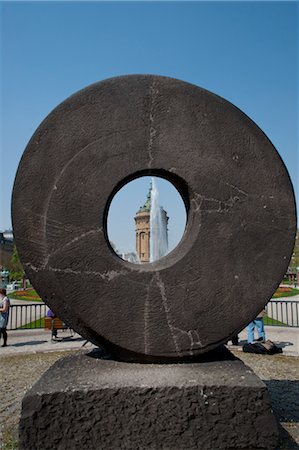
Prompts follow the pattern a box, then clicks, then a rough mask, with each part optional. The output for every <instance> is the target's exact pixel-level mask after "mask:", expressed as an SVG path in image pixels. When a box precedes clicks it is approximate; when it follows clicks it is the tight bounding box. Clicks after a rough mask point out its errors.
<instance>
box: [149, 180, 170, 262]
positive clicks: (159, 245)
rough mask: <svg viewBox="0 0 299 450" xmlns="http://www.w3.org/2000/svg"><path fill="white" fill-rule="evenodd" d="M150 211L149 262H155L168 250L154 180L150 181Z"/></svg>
mask: <svg viewBox="0 0 299 450" xmlns="http://www.w3.org/2000/svg"><path fill="white" fill-rule="evenodd" d="M150 192H151V209H150V262H154V261H157V260H158V259H160V258H162V256H164V255H166V253H167V249H168V238H167V222H168V217H167V215H166V212H165V211H164V209H163V208H162V206H160V204H159V191H158V188H157V184H156V181H155V178H154V177H152V181H151V191H150Z"/></svg>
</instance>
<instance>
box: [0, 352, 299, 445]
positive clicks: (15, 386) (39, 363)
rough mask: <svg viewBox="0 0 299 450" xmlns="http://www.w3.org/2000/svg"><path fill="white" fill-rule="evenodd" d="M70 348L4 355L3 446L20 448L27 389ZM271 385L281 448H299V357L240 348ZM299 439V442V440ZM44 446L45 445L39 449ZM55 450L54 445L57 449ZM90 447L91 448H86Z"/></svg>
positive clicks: (0, 422) (0, 365)
mask: <svg viewBox="0 0 299 450" xmlns="http://www.w3.org/2000/svg"><path fill="white" fill-rule="evenodd" d="M68 353H70V352H65V351H64V352H55V353H53V352H51V353H36V354H20V355H13V356H2V357H1V359H0V380H1V402H0V430H1V432H2V433H1V434H2V444H1V434H0V449H3V450H4V449H5V450H11V449H16V448H17V444H16V440H17V427H18V421H19V417H20V412H21V402H22V398H23V396H24V394H25V392H26V391H27V390H28V389H29V388H30V387H31V386H32V385H33V384H34V383H35V382H36V381H37V380H38V379H39V378H40V376H41V375H42V374H43V373H44V372H45V371H46V370H47V369H48V368H49V367H50V366H51V365H52V364H53V363H54V362H55V361H57V360H58V359H59V358H62V357H64V356H66V355H67V354H68ZM236 356H237V357H239V358H240V359H242V360H243V361H244V362H245V363H246V364H247V365H248V366H250V367H251V368H252V369H253V370H254V371H255V373H256V374H257V375H258V376H259V377H261V378H262V379H263V380H264V381H265V383H266V384H267V386H268V389H269V392H270V396H271V400H272V405H273V410H274V413H275V416H276V417H277V419H278V420H279V422H280V423H281V426H282V427H281V443H280V447H279V450H286V449H298V448H299V445H298V444H299V427H298V422H299V395H298V394H299V389H298V388H299V382H298V367H299V357H288V356H283V355H275V356H264V355H254V354H246V353H242V352H236ZM296 442H297V444H296ZM38 450H42V449H38ZM53 450H54V449H53ZM86 450H88V449H86Z"/></svg>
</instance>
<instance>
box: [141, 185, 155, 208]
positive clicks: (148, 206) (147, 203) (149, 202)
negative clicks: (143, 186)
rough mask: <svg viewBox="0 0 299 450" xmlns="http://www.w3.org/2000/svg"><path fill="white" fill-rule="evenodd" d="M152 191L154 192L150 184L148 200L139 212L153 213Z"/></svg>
mask: <svg viewBox="0 0 299 450" xmlns="http://www.w3.org/2000/svg"><path fill="white" fill-rule="evenodd" d="M151 191H152V182H151V184H150V188H149V191H148V194H147V196H146V200H145V203H144V205H143V206H140V208H139V211H138V212H150V211H151Z"/></svg>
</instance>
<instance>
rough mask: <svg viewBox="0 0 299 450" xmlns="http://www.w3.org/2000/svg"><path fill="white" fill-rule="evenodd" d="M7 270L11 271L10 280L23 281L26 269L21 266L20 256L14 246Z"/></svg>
mask: <svg viewBox="0 0 299 450" xmlns="http://www.w3.org/2000/svg"><path fill="white" fill-rule="evenodd" d="M7 269H8V270H9V278H10V280H21V279H22V276H23V273H24V269H23V266H22V264H21V261H20V258H19V254H18V251H17V248H16V246H15V245H14V246H13V252H12V255H11V257H10V260H9V262H8V264H7Z"/></svg>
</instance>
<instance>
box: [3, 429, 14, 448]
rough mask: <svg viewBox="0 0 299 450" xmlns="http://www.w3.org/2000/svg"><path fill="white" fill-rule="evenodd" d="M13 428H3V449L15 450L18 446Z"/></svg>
mask: <svg viewBox="0 0 299 450" xmlns="http://www.w3.org/2000/svg"><path fill="white" fill-rule="evenodd" d="M14 431H16V430H13V429H10V428H4V429H2V443H0V449H1V450H15V449H17V448H18V442H17V439H16V438H15V436H14Z"/></svg>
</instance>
